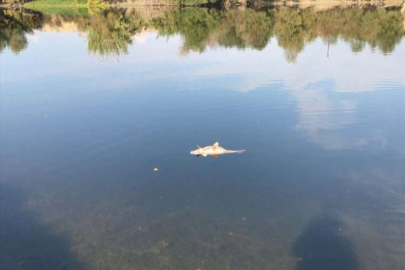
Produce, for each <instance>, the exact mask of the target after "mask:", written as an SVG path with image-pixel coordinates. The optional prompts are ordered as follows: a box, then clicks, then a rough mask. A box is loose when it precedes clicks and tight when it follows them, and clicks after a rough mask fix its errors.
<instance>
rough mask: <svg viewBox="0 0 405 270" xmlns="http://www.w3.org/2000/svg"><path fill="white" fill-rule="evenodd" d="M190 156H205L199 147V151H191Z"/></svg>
mask: <svg viewBox="0 0 405 270" xmlns="http://www.w3.org/2000/svg"><path fill="white" fill-rule="evenodd" d="M197 146H198V145H197ZM190 154H191V155H194V156H201V155H202V154H203V149H202V148H201V147H200V146H198V149H196V150H193V151H191V152H190Z"/></svg>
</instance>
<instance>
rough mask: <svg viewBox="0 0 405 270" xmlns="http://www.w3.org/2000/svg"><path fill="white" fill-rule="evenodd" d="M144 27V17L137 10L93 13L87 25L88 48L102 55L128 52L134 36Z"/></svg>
mask: <svg viewBox="0 0 405 270" xmlns="http://www.w3.org/2000/svg"><path fill="white" fill-rule="evenodd" d="M143 27H144V22H143V19H141V18H140V17H139V16H138V15H137V14H136V13H135V12H131V13H129V14H126V13H125V10H119V9H115V10H111V11H102V12H101V13H99V14H95V15H93V16H92V17H91V18H90V21H89V24H88V25H87V26H86V30H87V31H88V34H87V39H88V50H89V52H92V53H94V54H99V55H102V56H109V55H119V54H126V53H128V45H130V44H132V37H133V36H134V35H135V34H136V33H137V32H139V31H140V30H142V28H143Z"/></svg>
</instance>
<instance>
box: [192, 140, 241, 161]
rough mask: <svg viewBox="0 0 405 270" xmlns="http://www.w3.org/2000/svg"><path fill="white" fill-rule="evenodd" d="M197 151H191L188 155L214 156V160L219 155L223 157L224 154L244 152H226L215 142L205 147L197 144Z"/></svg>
mask: <svg viewBox="0 0 405 270" xmlns="http://www.w3.org/2000/svg"><path fill="white" fill-rule="evenodd" d="M197 147H198V149H197V150H194V151H191V152H190V154H191V155H195V156H197V157H198V156H203V157H206V156H214V157H216V158H218V157H219V155H224V154H235V153H238V154H242V153H243V152H245V150H226V149H225V148H223V147H221V146H219V143H218V142H216V143H214V144H213V145H212V146H206V147H200V146H199V145H198V144H197Z"/></svg>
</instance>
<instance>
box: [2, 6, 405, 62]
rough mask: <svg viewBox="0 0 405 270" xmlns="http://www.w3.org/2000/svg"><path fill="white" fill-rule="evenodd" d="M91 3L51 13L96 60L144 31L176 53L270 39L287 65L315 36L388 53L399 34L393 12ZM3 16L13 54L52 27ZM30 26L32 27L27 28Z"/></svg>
mask: <svg viewBox="0 0 405 270" xmlns="http://www.w3.org/2000/svg"><path fill="white" fill-rule="evenodd" d="M37 1H44V0H37ZM48 1H62V0H48ZM80 1H83V0H80ZM92 1H93V0H92ZM94 1H96V2H92V3H93V4H94V5H93V4H91V5H90V4H89V5H88V8H82V7H79V8H74V9H66V8H65V9H64V10H62V9H60V8H59V9H53V11H54V12H53V13H54V14H59V15H58V20H59V21H64V22H75V23H76V24H77V26H78V28H79V29H80V30H81V31H83V32H86V33H87V39H88V50H89V51H90V52H91V53H94V54H98V55H102V56H109V55H119V54H125V53H127V52H128V46H129V45H131V44H132V37H133V36H134V35H135V34H136V33H138V32H140V31H142V30H144V29H146V28H152V29H155V30H156V31H157V32H158V33H159V35H160V36H163V37H166V38H168V37H171V36H174V35H181V36H182V38H183V46H182V48H181V52H182V53H184V54H187V53H189V52H190V51H196V52H204V51H205V50H206V49H207V48H209V47H216V46H221V47H235V48H238V49H241V50H243V49H246V48H252V49H257V50H262V49H263V48H265V47H266V45H267V44H268V42H269V41H270V39H271V38H272V37H275V38H276V39H277V42H278V45H279V46H280V47H282V48H283V49H284V51H285V57H286V59H287V60H288V61H291V62H294V61H295V60H296V58H297V56H298V55H299V54H300V52H302V51H303V49H304V48H305V46H306V44H308V43H310V42H313V41H314V40H315V39H316V38H318V37H321V38H322V39H323V40H324V42H327V43H328V44H334V43H336V42H337V40H338V39H341V40H344V41H345V42H347V43H348V44H350V46H351V48H352V50H353V51H354V52H360V51H362V50H363V49H364V48H365V47H366V45H369V46H371V47H372V48H376V49H379V50H381V51H382V52H384V53H390V52H392V51H393V50H394V49H395V46H396V44H398V43H399V42H400V40H401V39H402V38H403V36H404V35H405V30H404V28H403V25H402V20H403V16H402V14H401V12H400V10H399V9H384V8H368V9H357V8H356V9H332V10H327V11H318V12H317V11H314V10H312V9H304V10H299V9H291V8H278V9H270V10H268V11H260V12H257V11H254V10H251V9H231V10H217V9H206V8H181V9H174V10H168V11H166V12H163V13H162V14H159V15H158V16H154V17H153V18H147V17H141V16H140V14H138V13H137V12H135V11H132V12H129V11H127V10H124V9H110V10H105V9H99V8H98V7H99V6H98V3H99V2H98V1H99V0H94ZM33 3H34V2H33ZM78 3H81V2H78ZM86 6H87V5H86ZM5 14H6V16H2V17H1V18H2V19H1V21H0V26H1V29H0V30H1V32H0V38H1V39H0V42H1V48H3V49H4V48H5V47H7V46H9V47H10V48H12V50H13V51H15V52H18V51H20V50H22V49H23V48H24V47H25V46H27V41H26V38H25V35H26V33H30V31H32V29H34V28H36V27H38V28H40V27H41V25H42V24H44V23H46V24H48V25H52V24H56V23H57V21H54V19H51V18H54V17H52V16H49V15H45V16H42V15H40V14H38V13H37V15H34V14H35V13H33V12H31V13H29V12H25V13H24V12H21V13H15V14H14V13H5ZM10 14H13V15H10ZM53 16H55V15H53ZM29 18H31V19H29ZM34 18H35V19H34ZM34 21H35V25H37V26H33V22H34Z"/></svg>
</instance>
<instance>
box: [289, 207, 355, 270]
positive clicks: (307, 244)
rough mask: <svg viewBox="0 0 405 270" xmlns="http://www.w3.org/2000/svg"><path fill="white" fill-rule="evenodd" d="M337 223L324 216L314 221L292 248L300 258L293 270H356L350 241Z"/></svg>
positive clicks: (331, 218)
mask: <svg viewBox="0 0 405 270" xmlns="http://www.w3.org/2000/svg"><path fill="white" fill-rule="evenodd" d="M342 228H343V227H342V224H341V222H340V221H339V220H337V219H336V218H333V217H329V216H327V215H322V216H320V217H317V218H314V219H312V220H311V221H310V223H309V225H308V227H307V228H306V229H305V230H304V232H303V233H302V234H301V236H300V237H299V238H298V239H297V241H296V242H295V244H294V246H293V251H294V254H295V255H296V256H297V257H299V258H300V261H299V263H298V264H297V267H296V270H356V269H358V264H357V259H356V256H355V253H354V251H353V246H352V244H351V242H350V241H349V240H348V239H347V238H346V237H345V236H344V234H343V233H342Z"/></svg>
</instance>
